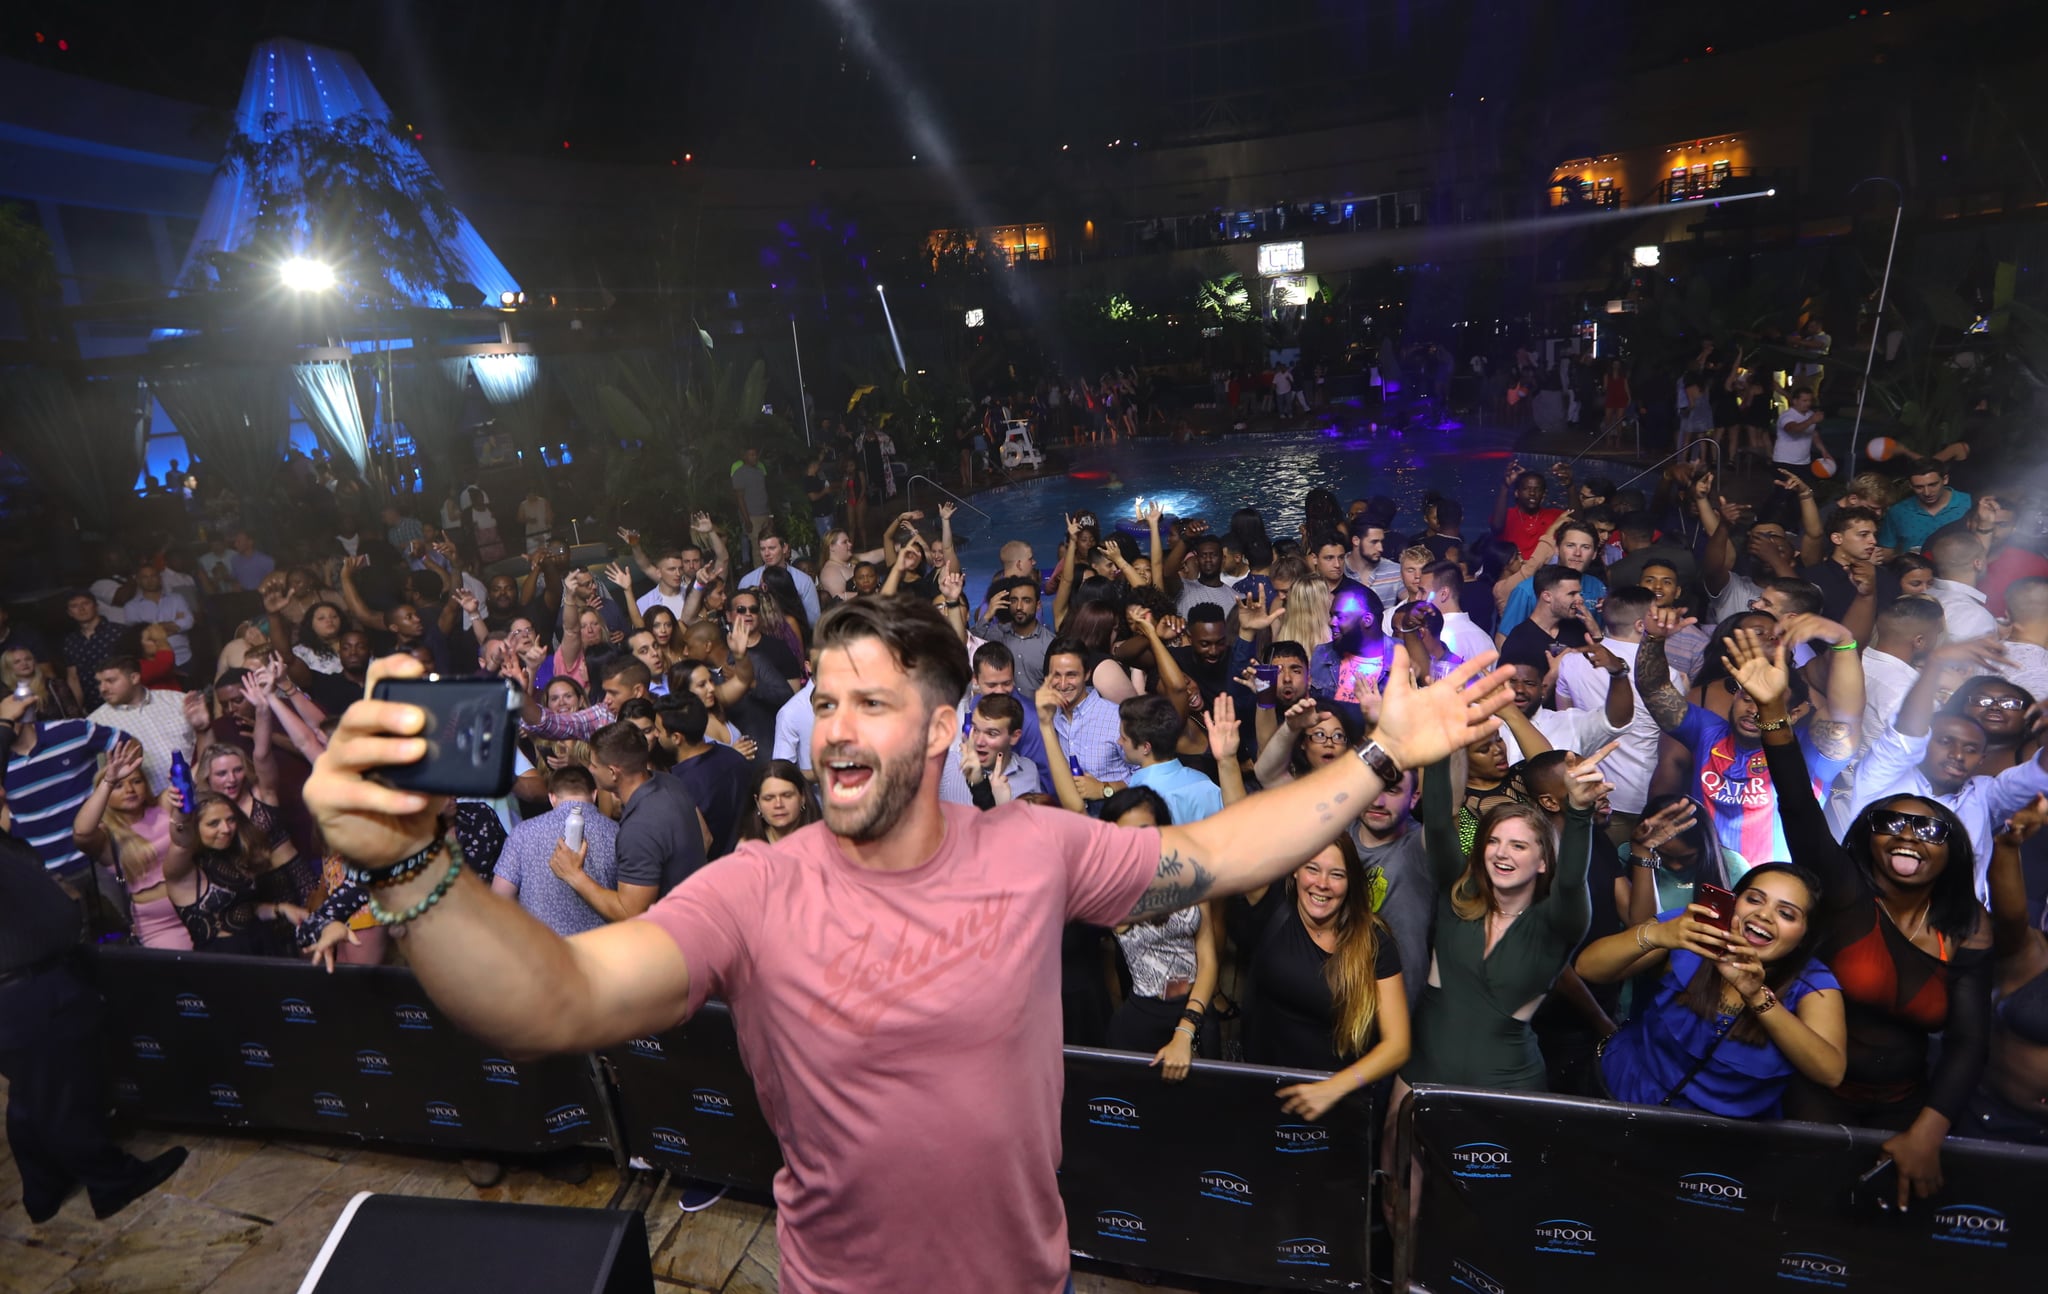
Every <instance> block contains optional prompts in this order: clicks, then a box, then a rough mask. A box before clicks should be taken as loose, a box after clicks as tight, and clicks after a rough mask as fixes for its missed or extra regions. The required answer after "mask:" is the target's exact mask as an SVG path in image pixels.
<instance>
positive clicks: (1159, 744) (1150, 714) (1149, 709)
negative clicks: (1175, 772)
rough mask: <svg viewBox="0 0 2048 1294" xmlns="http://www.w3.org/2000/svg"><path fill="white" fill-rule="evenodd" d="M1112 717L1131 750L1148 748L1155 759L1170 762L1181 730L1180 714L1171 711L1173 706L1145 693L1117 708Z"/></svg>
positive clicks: (1169, 702)
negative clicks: (1120, 728)
mask: <svg viewBox="0 0 2048 1294" xmlns="http://www.w3.org/2000/svg"><path fill="white" fill-rule="evenodd" d="M1116 717H1117V718H1118V719H1119V720H1120V721H1122V723H1123V726H1124V734H1125V735H1126V736H1128V737H1129V738H1130V739H1131V744H1132V745H1133V746H1150V747H1151V748H1152V753H1153V755H1155V756H1157V757H1158V758H1160V759H1172V758H1173V755H1174V747H1175V745H1176V744H1177V743H1178V742H1179V741H1180V730H1181V727H1182V722H1181V717H1180V711H1178V710H1176V709H1174V708H1173V702H1171V701H1169V700H1167V699H1166V698H1165V697H1163V696H1158V695H1155V694H1153V693H1149V692H1148V693H1146V694H1144V695H1142V696H1134V697H1130V698H1128V699H1126V700H1125V701H1124V702H1123V704H1121V705H1119V706H1117V708H1116Z"/></svg>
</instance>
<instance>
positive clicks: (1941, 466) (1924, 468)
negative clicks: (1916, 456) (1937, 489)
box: [1906, 458, 1948, 481]
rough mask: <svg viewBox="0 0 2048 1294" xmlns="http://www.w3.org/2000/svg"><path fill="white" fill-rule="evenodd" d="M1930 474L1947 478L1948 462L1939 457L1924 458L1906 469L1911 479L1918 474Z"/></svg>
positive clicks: (1908, 478)
mask: <svg viewBox="0 0 2048 1294" xmlns="http://www.w3.org/2000/svg"><path fill="white" fill-rule="evenodd" d="M1929 475H1932V476H1939V477H1941V478H1943V479H1944V480H1946V479H1947V477H1948V464H1947V463H1944V462H1942V461H1941V460H1940V459H1938V458H1923V459H1921V460H1920V461H1919V462H1917V463H1915V464H1913V466H1911V467H1909V468H1907V469H1906V479H1907V480H1909V481H1910V480H1912V479H1913V478H1914V477H1916V476H1929Z"/></svg>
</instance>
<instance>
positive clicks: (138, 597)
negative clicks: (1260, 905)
mask: <svg viewBox="0 0 2048 1294" xmlns="http://www.w3.org/2000/svg"><path fill="white" fill-rule="evenodd" d="M134 588H135V592H134V595H133V596H132V597H130V598H129V599H128V600H127V601H126V602H124V603H122V605H121V619H122V620H123V621H124V622H125V623H127V624H131V625H161V626H163V630H164V634H165V636H166V637H168V638H169V639H170V642H171V655H173V656H175V657H176V658H177V661H178V664H179V665H181V666H182V665H188V664H190V663H191V661H192V641H191V639H189V638H187V637H186V636H185V635H186V634H187V633H188V632H190V630H191V628H192V624H193V620H192V607H191V604H190V603H188V602H186V601H185V599H184V598H183V597H181V596H180V595H178V594H176V593H172V592H171V591H170V590H168V589H166V588H165V587H164V577H163V572H161V571H159V570H157V568H156V567H155V566H153V565H151V564H149V563H147V562H145V563H143V564H142V565H141V566H139V567H137V568H136V569H135V580H134ZM117 596H118V595H117Z"/></svg>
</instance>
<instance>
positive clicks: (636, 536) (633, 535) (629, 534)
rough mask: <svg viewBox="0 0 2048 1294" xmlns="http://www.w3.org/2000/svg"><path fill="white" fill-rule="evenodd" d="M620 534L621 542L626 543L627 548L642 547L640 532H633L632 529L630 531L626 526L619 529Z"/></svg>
mask: <svg viewBox="0 0 2048 1294" xmlns="http://www.w3.org/2000/svg"><path fill="white" fill-rule="evenodd" d="M618 534H619V539H620V540H621V541H623V542H624V543H625V545H626V547H628V548H638V547H639V546H640V532H639V531H637V530H632V529H629V528H627V527H625V526H620V527H619V530H618Z"/></svg>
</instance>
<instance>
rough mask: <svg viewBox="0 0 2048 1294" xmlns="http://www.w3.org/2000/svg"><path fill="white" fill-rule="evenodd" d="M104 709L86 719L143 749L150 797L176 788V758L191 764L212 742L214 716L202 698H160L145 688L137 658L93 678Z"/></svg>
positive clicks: (117, 660)
mask: <svg viewBox="0 0 2048 1294" xmlns="http://www.w3.org/2000/svg"><path fill="white" fill-rule="evenodd" d="M94 678H95V680H96V681H97V682H98V683H99V689H100V699H101V704H100V706H99V708H98V709H96V710H94V711H93V712H92V713H91V714H89V715H87V716H86V718H88V719H90V720H92V721H93V722H94V723H96V724H98V725H100V726H101V727H102V728H119V729H120V730H121V731H122V732H125V733H127V734H128V735H129V736H131V737H133V738H135V740H136V741H138V742H140V743H142V772H143V775H144V776H145V777H147V778H148V779H149V789H150V793H151V794H153V795H154V794H161V793H162V792H163V791H164V789H165V788H167V787H169V786H170V784H171V756H172V755H174V754H181V755H183V756H184V757H185V762H186V763H187V764H188V765H189V764H191V763H192V761H193V758H194V756H196V755H197V754H198V753H199V749H200V748H201V747H203V746H205V745H206V744H207V743H208V742H209V741H211V740H212V733H211V725H212V722H213V716H212V715H210V714H208V713H207V709H206V698H205V697H204V696H203V695H201V694H200V693H198V692H186V693H184V694H182V695H180V694H179V693H176V692H157V691H153V690H151V689H150V688H146V687H144V686H142V666H141V665H139V664H137V663H136V660H135V658H134V657H133V656H116V657H114V658H112V659H111V660H109V661H108V662H107V663H106V664H104V665H102V666H100V668H99V669H98V671H96V672H95V674H94Z"/></svg>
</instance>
